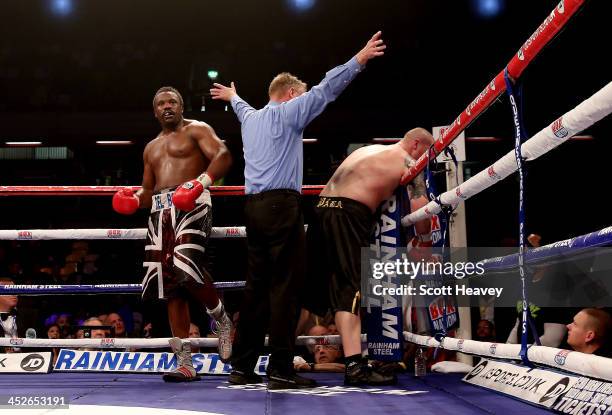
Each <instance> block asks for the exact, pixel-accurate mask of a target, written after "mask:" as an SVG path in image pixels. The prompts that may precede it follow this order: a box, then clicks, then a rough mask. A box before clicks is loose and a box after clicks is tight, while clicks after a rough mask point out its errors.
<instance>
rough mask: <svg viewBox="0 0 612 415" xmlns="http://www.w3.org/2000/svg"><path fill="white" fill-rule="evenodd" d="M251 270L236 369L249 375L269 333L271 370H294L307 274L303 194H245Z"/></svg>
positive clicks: (237, 342)
mask: <svg viewBox="0 0 612 415" xmlns="http://www.w3.org/2000/svg"><path fill="white" fill-rule="evenodd" d="M245 216H246V231H247V241H248V272H247V280H246V288H245V298H244V302H243V304H242V307H241V309H240V319H239V321H238V326H237V329H236V339H235V342H234V353H233V358H232V367H233V368H234V369H235V370H240V371H244V372H249V373H251V372H252V370H253V369H254V367H255V364H256V363H257V359H258V357H259V356H261V355H263V354H264V339H265V335H266V333H268V334H269V348H270V353H271V355H270V360H269V362H268V369H269V370H276V371H279V372H281V373H291V372H292V371H293V355H294V354H293V351H294V348H295V329H296V326H297V318H298V292H297V291H298V288H299V287H301V286H302V280H303V276H304V251H305V233H304V216H303V213H302V206H301V195H300V194H299V193H298V192H296V191H293V190H284V189H279V190H270V191H266V192H262V193H258V194H255V195H249V196H247V201H246V205H245Z"/></svg>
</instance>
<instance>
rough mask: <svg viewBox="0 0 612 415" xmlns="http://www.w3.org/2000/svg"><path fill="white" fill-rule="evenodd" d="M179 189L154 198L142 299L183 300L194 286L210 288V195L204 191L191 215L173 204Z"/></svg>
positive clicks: (164, 190)
mask: <svg viewBox="0 0 612 415" xmlns="http://www.w3.org/2000/svg"><path fill="white" fill-rule="evenodd" d="M175 189H176V187H173V188H170V189H163V190H159V191H157V192H155V193H154V194H153V205H152V207H151V214H150V215H149V223H148V230H147V241H146V246H145V256H144V257H145V259H144V262H143V264H142V265H143V267H144V268H145V276H144V279H143V280H142V287H143V289H142V297H143V299H154V298H172V297H176V296H180V295H181V294H180V291H181V290H183V289H186V290H187V291H188V290H189V286H190V285H191V286H192V285H193V284H211V285H212V279H211V277H210V274H209V273H208V271H207V270H206V269H205V268H204V260H205V257H204V254H205V251H206V245H207V243H208V237H209V236H210V232H211V229H212V203H211V199H210V192H209V191H208V190H204V192H203V193H202V195H200V197H199V198H198V199H197V200H196V207H195V209H193V210H192V211H190V212H183V211H181V210H178V209H176V208H175V207H174V205H173V204H172V195H173V194H174V190H175Z"/></svg>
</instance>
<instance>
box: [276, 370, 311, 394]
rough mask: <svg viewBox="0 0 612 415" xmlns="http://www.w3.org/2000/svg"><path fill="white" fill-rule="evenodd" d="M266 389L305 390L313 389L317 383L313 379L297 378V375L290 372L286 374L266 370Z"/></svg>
mask: <svg viewBox="0 0 612 415" xmlns="http://www.w3.org/2000/svg"><path fill="white" fill-rule="evenodd" d="M267 375H268V389H271V390H275V389H306V388H314V387H316V386H317V382H316V381H314V380H313V379H308V378H305V377H303V376H299V375H298V374H297V373H295V372H293V371H290V372H287V373H284V372H281V371H278V370H274V369H273V370H268V371H267Z"/></svg>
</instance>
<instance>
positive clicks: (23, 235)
mask: <svg viewBox="0 0 612 415" xmlns="http://www.w3.org/2000/svg"><path fill="white" fill-rule="evenodd" d="M146 237H147V230H146V229H145V228H136V229H28V230H19V229H10V230H0V240H4V241H15V240H32V241H41V240H54V239H63V240H66V239H79V240H84V239H145V238H146ZM210 238H246V229H245V227H244V226H225V227H214V228H212V231H211V233H210Z"/></svg>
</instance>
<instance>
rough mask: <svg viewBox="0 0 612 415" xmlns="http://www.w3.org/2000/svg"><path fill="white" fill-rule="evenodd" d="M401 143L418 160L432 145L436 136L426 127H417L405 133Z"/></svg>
mask: <svg viewBox="0 0 612 415" xmlns="http://www.w3.org/2000/svg"><path fill="white" fill-rule="evenodd" d="M400 143H401V145H402V147H404V149H405V150H406V151H407V152H408V154H409V155H410V157H412V158H413V159H415V160H416V159H418V158H419V157H421V156H422V155H423V154H424V153H425V152H426V151H427V150H428V149H429V147H431V145H432V144H433V143H434V138H433V136H432V135H431V134H430V133H429V131H427V130H426V129H424V128H421V127H417V128H413V129H412V130H410V131H408V132H407V133H406V134H404V138H402V140H401V141H400Z"/></svg>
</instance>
